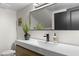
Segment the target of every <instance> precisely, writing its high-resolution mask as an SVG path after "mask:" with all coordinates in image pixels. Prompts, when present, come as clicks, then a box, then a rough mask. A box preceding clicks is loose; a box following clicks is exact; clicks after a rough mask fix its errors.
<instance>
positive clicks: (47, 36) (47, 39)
mask: <svg viewBox="0 0 79 59" xmlns="http://www.w3.org/2000/svg"><path fill="white" fill-rule="evenodd" d="M44 37H46V41H47V42H48V41H49V34H46V36H44Z"/></svg>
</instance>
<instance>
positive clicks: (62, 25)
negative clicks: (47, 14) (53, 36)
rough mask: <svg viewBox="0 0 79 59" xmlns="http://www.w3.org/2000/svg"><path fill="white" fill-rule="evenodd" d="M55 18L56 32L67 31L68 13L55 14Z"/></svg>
mask: <svg viewBox="0 0 79 59" xmlns="http://www.w3.org/2000/svg"><path fill="white" fill-rule="evenodd" d="M54 18H55V20H54V21H55V22H54V23H55V30H67V29H68V27H67V26H68V23H67V12H60V13H56V14H54Z"/></svg>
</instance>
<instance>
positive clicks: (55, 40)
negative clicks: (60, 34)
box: [53, 33, 57, 43]
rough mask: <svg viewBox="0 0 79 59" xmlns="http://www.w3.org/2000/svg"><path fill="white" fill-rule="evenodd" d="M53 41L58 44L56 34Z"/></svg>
mask: <svg viewBox="0 0 79 59" xmlns="http://www.w3.org/2000/svg"><path fill="white" fill-rule="evenodd" d="M53 40H54V42H55V43H56V42H57V36H56V33H54V36H53Z"/></svg>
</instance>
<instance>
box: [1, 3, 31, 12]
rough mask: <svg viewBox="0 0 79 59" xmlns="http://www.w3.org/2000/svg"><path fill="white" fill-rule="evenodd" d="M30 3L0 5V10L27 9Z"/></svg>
mask: <svg viewBox="0 0 79 59" xmlns="http://www.w3.org/2000/svg"><path fill="white" fill-rule="evenodd" d="M29 4H31V3H0V7H1V8H8V9H12V10H16V11H17V10H20V9H23V8H24V7H27V6H28V5H29Z"/></svg>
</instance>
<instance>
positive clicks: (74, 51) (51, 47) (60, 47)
mask: <svg viewBox="0 0 79 59" xmlns="http://www.w3.org/2000/svg"><path fill="white" fill-rule="evenodd" d="M16 44H17V45H20V46H22V47H24V48H28V49H30V50H33V51H36V52H38V53H40V54H43V55H47V56H51V55H55V56H56V55H57V56H58V55H59V56H62V55H67V56H79V46H73V45H68V44H62V43H53V42H45V41H42V40H37V39H32V38H31V39H29V40H17V41H16Z"/></svg>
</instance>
